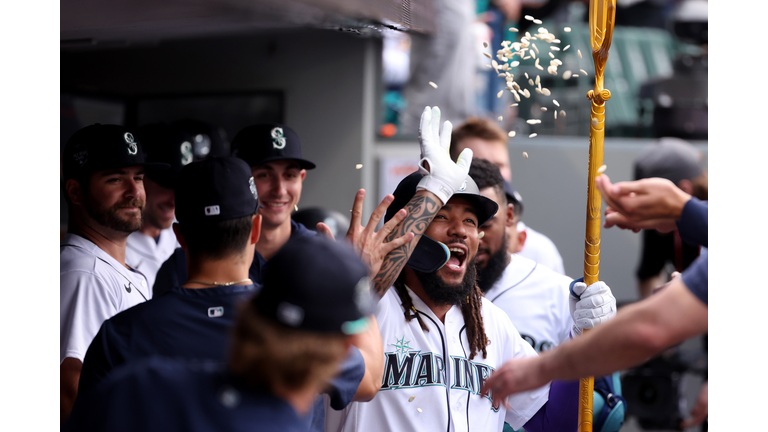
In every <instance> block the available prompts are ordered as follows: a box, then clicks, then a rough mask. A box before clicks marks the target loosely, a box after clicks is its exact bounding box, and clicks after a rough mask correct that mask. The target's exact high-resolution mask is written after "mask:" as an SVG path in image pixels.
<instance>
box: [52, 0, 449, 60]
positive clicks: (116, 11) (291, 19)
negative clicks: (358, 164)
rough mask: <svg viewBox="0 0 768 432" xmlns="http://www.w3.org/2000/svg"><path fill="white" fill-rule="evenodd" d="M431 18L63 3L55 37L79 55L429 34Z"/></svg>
mask: <svg viewBox="0 0 768 432" xmlns="http://www.w3.org/2000/svg"><path fill="white" fill-rule="evenodd" d="M434 15H435V13H434V1H433V0H356V1H350V0H111V1H104V0H62V2H61V15H60V16H61V23H60V24H61V32H60V38H61V48H62V49H64V50H78V49H88V48H110V47H121V46H126V45H131V44H137V43H153V42H158V41H160V40H164V39H183V38H199V37H209V36H223V35H233V34H247V33H254V32H259V31H264V30H272V29H284V28H299V27H314V28H327V29H334V30H341V31H347V32H351V33H357V34H360V35H366V33H367V32H369V30H371V29H374V30H375V29H376V28H377V27H381V26H394V27H396V28H400V29H407V30H413V31H418V32H425V33H431V32H432V31H433V30H434V25H435V24H434ZM376 33H378V32H376Z"/></svg>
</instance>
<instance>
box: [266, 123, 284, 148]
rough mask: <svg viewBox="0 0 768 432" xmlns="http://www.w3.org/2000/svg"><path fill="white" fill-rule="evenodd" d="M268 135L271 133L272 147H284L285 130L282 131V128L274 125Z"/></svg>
mask: <svg viewBox="0 0 768 432" xmlns="http://www.w3.org/2000/svg"><path fill="white" fill-rule="evenodd" d="M270 135H272V147H274V148H276V149H278V150H282V149H284V148H285V142H286V141H285V132H283V128H281V127H276V128H274V129H272V131H271V132H270Z"/></svg>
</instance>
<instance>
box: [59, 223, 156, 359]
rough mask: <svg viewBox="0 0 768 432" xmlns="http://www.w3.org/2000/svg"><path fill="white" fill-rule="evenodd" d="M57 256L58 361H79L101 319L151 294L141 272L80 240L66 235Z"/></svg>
mask: <svg viewBox="0 0 768 432" xmlns="http://www.w3.org/2000/svg"><path fill="white" fill-rule="evenodd" d="M59 256H60V258H59V295H60V304H59V330H60V340H59V343H60V345H59V348H60V350H61V360H60V361H64V358H66V357H72V358H76V359H78V360H80V361H82V360H83V357H85V351H86V350H87V349H88V345H90V343H91V341H92V340H93V337H94V336H95V335H96V332H98V331H99V327H101V323H103V322H104V320H106V319H107V318H109V317H111V316H113V315H115V314H116V313H118V312H120V311H123V310H126V309H128V308H129V307H131V306H134V305H137V304H139V303H142V302H145V301H147V300H149V299H150V298H152V294H151V291H150V289H149V285H148V284H147V280H146V278H145V277H144V275H143V274H142V273H141V272H138V271H131V270H128V269H127V268H126V267H125V266H123V265H122V264H120V263H119V262H117V260H115V259H114V258H112V257H111V256H109V254H107V253H106V252H104V251H103V250H101V249H100V248H99V247H98V246H96V245H95V244H94V243H93V242H91V241H89V240H87V239H85V238H83V237H80V236H78V235H75V234H71V233H68V234H66V235H65V236H64V238H63V239H62V240H61V244H60V255H59Z"/></svg>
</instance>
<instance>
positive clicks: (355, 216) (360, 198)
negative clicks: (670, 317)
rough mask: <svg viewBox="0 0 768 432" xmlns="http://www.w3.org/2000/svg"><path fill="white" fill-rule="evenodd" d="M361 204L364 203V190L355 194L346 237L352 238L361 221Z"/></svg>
mask: <svg viewBox="0 0 768 432" xmlns="http://www.w3.org/2000/svg"><path fill="white" fill-rule="evenodd" d="M363 202H365V189H360V190H358V191H357V193H356V194H355V202H354V203H353V204H352V220H350V221H349V230H347V237H353V236H354V234H355V233H357V231H359V229H358V227H359V226H360V225H361V224H362V220H363Z"/></svg>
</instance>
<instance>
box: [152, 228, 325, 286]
mask: <svg viewBox="0 0 768 432" xmlns="http://www.w3.org/2000/svg"><path fill="white" fill-rule="evenodd" d="M314 235H317V232H315V231H311V230H309V229H307V227H305V226H304V225H302V224H300V223H297V222H294V221H293V219H291V237H293V236H314ZM266 264H267V260H265V259H264V257H263V256H261V255H260V254H259V253H258V252H255V253H254V255H253V262H252V263H251V268H250V269H248V277H250V278H251V280H252V281H253V283H255V284H258V285H261V284H262V274H263V273H264V266H265V265H266ZM186 281H187V258H186V256H185V254H184V249H182V248H177V249H176V250H175V251H173V255H171V257H170V258H168V259H167V260H166V261H165V262H164V263H163V265H162V266H161V267H160V270H158V271H157V276H156V277H155V285H154V286H153V287H152V292H153V294H152V295H153V296H155V297H158V296H160V295H162V294H165V293H166V292H168V290H170V289H171V288H173V287H175V286H181V285H184V283H185V282H186Z"/></svg>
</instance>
